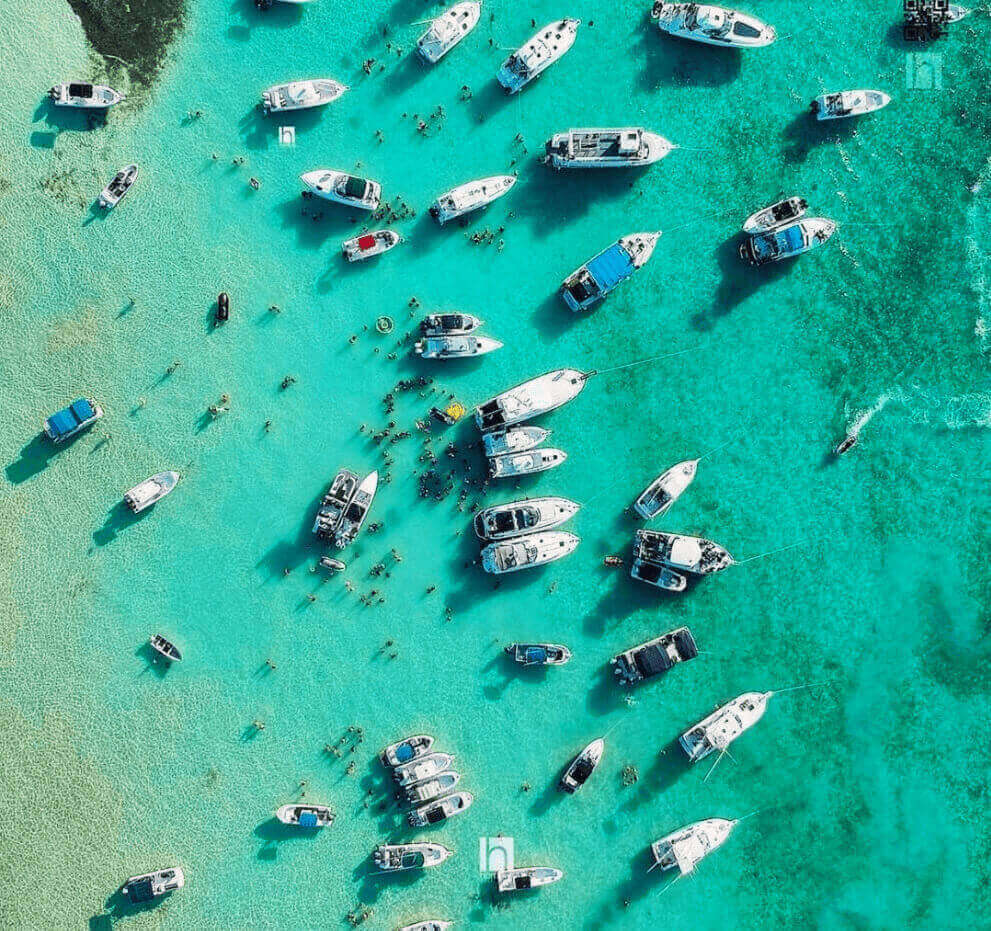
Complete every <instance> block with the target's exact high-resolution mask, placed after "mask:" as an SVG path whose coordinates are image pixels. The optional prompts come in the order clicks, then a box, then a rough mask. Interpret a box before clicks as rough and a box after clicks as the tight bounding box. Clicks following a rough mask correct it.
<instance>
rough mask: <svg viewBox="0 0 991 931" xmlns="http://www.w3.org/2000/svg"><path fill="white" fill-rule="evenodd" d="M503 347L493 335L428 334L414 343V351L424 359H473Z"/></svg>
mask: <svg viewBox="0 0 991 931" xmlns="http://www.w3.org/2000/svg"><path fill="white" fill-rule="evenodd" d="M497 349H502V343H500V342H499V340H497V339H492V337H491V336H428V337H426V338H425V339H419V340H417V341H416V343H415V344H414V345H413V352H415V353H416V354H417V355H418V356H422V357H423V358H424V359H472V358H474V357H475V356H484V355H485V354H486V353H489V352H495V351H496V350H497Z"/></svg>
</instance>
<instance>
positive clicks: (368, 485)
mask: <svg viewBox="0 0 991 931" xmlns="http://www.w3.org/2000/svg"><path fill="white" fill-rule="evenodd" d="M378 483H379V474H378V472H371V473H369V474H368V475H366V476H365V477H364V478H363V479H362V480H361V484H360V485H359V486H358V490H357V491H356V492H355V493H354V497H353V498H352V499H351V502H350V503H349V504H348V506H347V507H346V508H345V509H344V515H343V516H342V517H341V523H340V525H339V526H338V528H337V532H336V533H335V534H334V546H336V547H337V548H338V549H344V547H345V546H347V545H348V544H349V543H352V542H353V541H354V538H355V537H356V536H358V531H359V530H361V525H362V524H363V523H364V522H365V518H366V517H367V516H368V511H369V509H370V508H371V506H372V499H373V498H374V497H375V489H376V488H377V487H378Z"/></svg>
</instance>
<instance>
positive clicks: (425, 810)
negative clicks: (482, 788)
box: [406, 792, 475, 828]
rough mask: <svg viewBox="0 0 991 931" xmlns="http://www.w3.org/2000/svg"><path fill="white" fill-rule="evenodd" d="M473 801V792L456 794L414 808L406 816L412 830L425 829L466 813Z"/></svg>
mask: <svg viewBox="0 0 991 931" xmlns="http://www.w3.org/2000/svg"><path fill="white" fill-rule="evenodd" d="M473 801H475V797H474V796H473V795H472V794H471V792H455V793H454V794H453V795H448V796H445V797H444V798H442V799H438V800H437V801H436V802H428V803H427V804H426V805H421V806H420V807H419V808H414V809H413V810H412V811H411V812H410V813H409V814H408V815H407V816H406V820H407V821H408V822H409V826H410V827H411V828H425V827H427V826H429V825H432V824H439V823H440V822H441V821H446V820H447V819H448V818H453V817H454V816H455V815H460V814H461V813H462V812H466V811H467V810H468V809H469V808H470V807H471V803H472V802H473Z"/></svg>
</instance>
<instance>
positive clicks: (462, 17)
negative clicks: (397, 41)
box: [416, 0, 482, 65]
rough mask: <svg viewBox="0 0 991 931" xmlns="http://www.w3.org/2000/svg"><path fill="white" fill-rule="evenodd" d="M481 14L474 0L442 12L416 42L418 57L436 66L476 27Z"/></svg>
mask: <svg viewBox="0 0 991 931" xmlns="http://www.w3.org/2000/svg"><path fill="white" fill-rule="evenodd" d="M481 12H482V4H481V3H477V2H475V0H465V2H464V3H455V4H454V6H452V7H450V8H449V9H447V10H444V12H443V13H441V14H440V16H438V17H437V18H436V19H435V20H434V21H433V22H432V23H431V24H430V28H429V29H428V30H427V31H426V32H425V33H424V34H423V35H422V36H420V38H419V39H418V40H417V43H416V47H417V51H418V52H419V53H420V56H421V57H422V58H423V59H424V60H425V61H428V62H429V63H430V64H431V65H436V64H437V62H439V61H440V60H441V59H442V58H443V57H444V56H445V55H446V54H447V53H448V52H449V51H451V49H452V48H454V46H455V45H457V44H458V43H459V42H460V41H461V40H462V39H463V38H464V37H465V36H466V35H468V33H469V32H471V31H472V29H474V28H475V27H476V26H477V25H478V17H479V16H480V14H481Z"/></svg>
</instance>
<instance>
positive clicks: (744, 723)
mask: <svg viewBox="0 0 991 931" xmlns="http://www.w3.org/2000/svg"><path fill="white" fill-rule="evenodd" d="M773 694H774V692H744V693H743V694H742V695H739V696H737V697H736V698H734V699H733V700H732V701H731V702H727V703H726V704H725V705H723V706H722V707H721V708H717V709H716V710H715V711H713V712H712V714H710V715H708V716H707V717H705V718H703V719H702V720H701V721H699V723H698V724H696V725H695V726H694V727H690V728H689V729H688V730H687V731H685V733H684V734H682V735H681V736H680V737H679V738H678V743H679V744H681V749H682V750H684V751H685V753H687V754H688V759H689V760H690V761H691V762H692V763H697V762H698V761H699V760H704V759H705V758H706V757H707V756H708V755H709V754H710V753H713V752H714V751H717V750H718V751H719V752H720V753H725V752H726V750H727V749H728V748H729V745H730V744H731V743H733V741H734V740H736V738H737V737H739V736H740V735H741V734H742V733H743V732H744V731H746V730H749V729H750V728H751V727H753V726H754V725H755V724H756V723H757V722H758V721H759V720H760V719H761V718H762V717H763V716H764V712H765V711H766V710H767V703H768V701H769V700H770V698H771V696H772V695H773Z"/></svg>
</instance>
